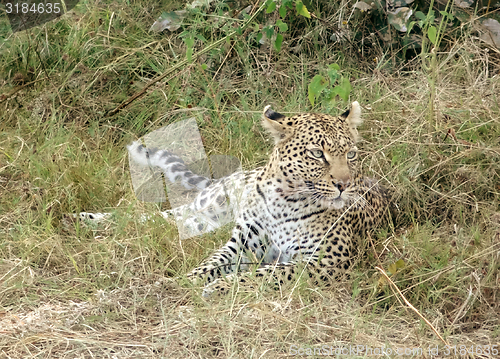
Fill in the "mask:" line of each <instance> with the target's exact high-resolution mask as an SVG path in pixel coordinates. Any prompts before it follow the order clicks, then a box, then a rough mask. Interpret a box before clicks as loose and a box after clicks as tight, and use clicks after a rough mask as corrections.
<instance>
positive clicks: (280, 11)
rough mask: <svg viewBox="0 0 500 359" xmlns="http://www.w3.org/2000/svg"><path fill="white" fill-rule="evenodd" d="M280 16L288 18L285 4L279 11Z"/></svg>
mask: <svg viewBox="0 0 500 359" xmlns="http://www.w3.org/2000/svg"><path fill="white" fill-rule="evenodd" d="M279 13H280V16H281V17H282V18H285V17H286V6H285V4H281V6H280V9H279Z"/></svg>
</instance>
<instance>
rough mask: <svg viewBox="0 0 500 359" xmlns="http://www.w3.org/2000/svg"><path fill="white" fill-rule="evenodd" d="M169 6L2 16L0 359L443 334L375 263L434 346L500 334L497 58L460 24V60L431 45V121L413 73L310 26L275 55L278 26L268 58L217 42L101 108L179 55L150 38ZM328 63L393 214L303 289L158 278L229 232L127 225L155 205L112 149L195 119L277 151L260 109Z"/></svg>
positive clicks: (165, 41)
mask: <svg viewBox="0 0 500 359" xmlns="http://www.w3.org/2000/svg"><path fill="white" fill-rule="evenodd" d="M180 7H181V5H179V4H170V3H169V4H165V5H164V6H163V5H160V4H156V5H151V4H150V3H146V2H137V3H133V4H131V3H116V2H115V3H112V4H102V3H99V2H92V1H83V2H80V3H79V4H78V6H77V7H76V9H75V10H74V11H72V12H71V13H70V14H67V15H65V16H63V17H62V18H61V19H59V20H57V21H53V22H50V23H47V24H45V25H44V26H41V27H37V28H33V29H30V30H29V31H28V32H21V33H15V34H12V33H10V32H9V31H10V30H9V27H8V23H7V20H6V18H5V17H2V18H0V39H1V40H0V53H1V56H0V305H1V307H2V308H3V309H1V310H0V350H1V351H2V355H5V357H6V358H7V357H8V358H28V357H36V358H52V357H61V358H66V357H68V358H74V357H87V356H89V357H98V358H107V357H109V358H112V357H120V358H121V357H141V358H142V357H144V358H157V357H158V358H160V357H164V358H180V357H194V356H196V357H205V358H209V357H228V358H229V357H244V358H261V357H262V358H264V357H286V356H287V355H288V354H290V346H291V345H293V344H295V345H298V346H301V347H304V348H305V347H312V348H318V347H321V346H322V345H329V346H333V347H334V348H335V347H339V346H340V347H346V346H349V345H357V344H359V345H365V346H370V347H372V348H375V347H381V346H386V347H392V348H396V347H399V348H417V347H421V348H423V349H424V351H425V350H427V348H428V347H429V346H435V345H440V346H441V347H442V345H443V344H442V343H441V342H440V341H439V339H438V338H437V337H436V335H435V334H434V333H433V332H432V330H431V329H430V328H429V326H428V325H426V324H425V323H424V322H423V321H422V320H421V319H419V317H418V316H417V315H416V314H415V313H414V312H413V311H411V310H409V309H408V307H407V306H406V305H405V304H404V303H403V302H402V301H401V298H399V297H398V295H395V294H394V292H393V291H392V290H391V288H390V287H389V286H388V284H387V283H386V282H384V281H382V280H381V279H380V278H381V275H380V272H379V271H378V270H377V269H375V266H379V267H381V268H383V269H384V270H385V271H386V272H387V271H388V270H389V267H390V266H391V265H392V264H394V263H395V262H397V261H398V260H399V259H402V260H403V261H404V267H403V268H401V269H399V270H398V271H397V273H396V274H394V275H393V276H392V277H391V279H392V280H393V281H394V282H395V283H396V285H397V286H398V288H399V289H400V290H401V291H402V292H403V294H404V295H405V297H406V298H407V299H408V301H409V302H411V303H412V304H413V305H414V306H415V307H416V309H417V310H418V311H419V312H420V313H421V314H422V315H423V316H424V317H426V318H427V319H428V320H429V321H430V322H431V323H432V324H433V325H434V326H435V327H436V329H437V330H438V332H439V333H440V334H441V335H442V336H443V337H445V339H446V340H448V341H449V342H450V343H451V344H452V345H467V346H468V347H469V348H470V346H472V345H474V346H476V345H487V344H489V345H494V344H497V345H500V330H499V328H500V317H499V314H498V313H500V307H499V304H498V303H499V301H498V298H499V297H500V290H499V288H500V279H499V277H498V273H499V269H500V259H499V257H498V253H499V250H500V230H499V228H500V200H499V198H500V155H499V154H500V140H499V139H500V126H499V118H500V108H499V106H498V100H499V99H498V88H499V85H500V80H499V74H498V61H499V60H498V56H497V55H496V54H495V53H494V52H490V53H489V54H488V53H486V52H484V51H483V50H482V49H480V48H478V47H477V44H476V42H475V40H473V39H472V38H471V37H470V36H469V37H467V36H464V38H463V39H462V42H461V45H460V46H459V49H458V50H457V48H456V47H455V48H454V49H453V51H454V52H455V56H450V57H447V56H446V54H443V55H442V56H441V57H440V60H439V61H440V66H441V67H440V70H439V78H438V79H437V88H438V92H437V94H436V106H435V108H436V110H437V114H438V117H437V124H438V127H437V128H434V127H433V128H432V129H431V128H430V126H429V124H428V122H427V117H428V113H427V111H428V110H427V105H428V96H429V94H428V84H427V82H426V77H425V75H424V74H423V73H422V72H421V71H420V70H419V68H414V69H413V70H412V71H402V70H399V69H398V68H396V67H395V65H394V68H391V69H389V70H387V69H381V68H379V67H378V65H377V64H376V63H373V61H372V58H371V57H369V56H367V59H366V61H360V60H359V59H360V58H359V57H356V58H355V57H351V56H349V53H348V49H345V53H341V50H342V48H339V47H335V46H334V45H332V44H328V43H327V41H325V42H319V43H313V41H312V39H311V40H307V39H306V40H303V41H304V51H302V52H296V51H295V52H293V51H288V50H289V49H287V48H286V41H287V40H286V39H285V42H284V48H283V49H282V51H281V52H280V53H279V54H276V53H275V52H273V50H272V49H269V48H266V47H260V48H258V47H256V46H254V45H253V44H251V43H247V42H245V41H242V40H241V39H240V40H239V41H237V42H234V43H228V44H227V45H225V46H223V47H222V48H221V49H218V51H214V52H213V53H211V54H209V55H207V56H206V57H205V58H203V59H202V60H200V62H199V63H198V62H195V63H192V64H189V65H187V66H186V67H185V68H184V69H183V70H182V71H180V72H178V73H176V74H175V76H173V77H172V78H170V79H168V80H167V81H164V82H161V83H158V84H157V85H156V86H154V87H153V88H152V89H151V90H150V91H149V92H148V93H147V94H146V95H145V96H143V97H141V98H139V99H138V100H136V101H134V102H133V103H132V104H131V105H130V106H128V107H127V108H125V109H124V110H123V111H121V112H120V113H119V114H117V115H116V116H114V117H106V116H105V114H106V112H107V111H109V110H112V109H113V108H115V107H116V106H118V105H119V104H120V103H121V102H122V101H124V100H126V99H127V98H129V97H130V96H132V95H133V94H135V93H136V92H138V91H140V90H141V89H142V88H143V86H144V85H145V84H146V83H147V82H148V81H149V80H150V79H152V78H154V77H156V76H157V75H159V74H161V73H163V72H164V71H166V70H167V69H168V68H170V67H171V66H172V65H173V64H175V63H176V62H177V61H179V60H182V59H183V58H184V54H185V47H184V44H183V42H182V40H180V39H179V38H178V32H175V33H166V34H165V33H163V34H156V33H150V32H148V31H147V29H149V27H150V26H151V24H152V22H153V21H154V20H155V19H156V18H157V16H158V15H159V14H160V13H161V11H171V10H175V9H178V8H180ZM200 21H201V20H200ZM195 25H196V26H198V27H200V28H202V29H204V31H206V32H207V33H211V34H212V35H211V36H213V37H214V39H217V36H219V35H220V33H218V32H216V31H212V30H210V26H209V25H203V23H202V22H198V23H196V24H194V25H193V26H195ZM204 26H205V27H204ZM289 40H290V41H291V42H292V40H293V39H289ZM308 41H309V42H308ZM233 45H234V46H233ZM306 50H307V51H306ZM450 51H451V50H450ZM201 63H206V64H207V66H208V68H207V69H206V70H203V69H202V68H201ZM331 63H339V65H340V66H341V68H342V69H343V70H345V71H346V73H350V74H352V77H351V84H352V87H353V91H352V93H351V101H354V100H358V101H359V102H360V103H361V104H362V106H364V108H363V111H364V112H363V117H364V118H365V124H364V125H363V126H362V127H361V131H360V133H361V134H362V136H363V138H364V141H363V142H362V143H361V144H360V147H361V150H362V161H363V167H364V169H365V172H366V173H367V174H368V175H370V176H373V177H376V178H380V179H381V181H382V183H383V184H384V185H385V186H386V187H388V188H390V189H391V190H392V191H393V192H394V203H395V204H397V208H396V210H395V211H394V218H393V219H394V221H393V223H390V224H388V225H386V226H385V227H384V228H381V229H380V230H379V231H378V232H377V233H375V234H374V235H372V238H371V240H370V239H363V240H362V241H361V243H360V250H359V253H358V257H357V260H356V266H355V268H354V269H353V271H352V273H351V276H350V278H349V279H346V280H344V281H342V282H339V283H338V284H335V285H334V286H332V287H327V288H311V287H308V286H307V285H306V283H302V282H301V283H300V285H298V286H297V288H295V289H294V290H290V291H284V292H276V293H267V292H259V291H257V292H255V293H250V294H245V295H235V296H233V295H229V296H228V297H225V298H222V299H220V300H218V301H212V302H208V303H207V302H205V301H203V300H202V299H201V298H200V293H201V290H200V289H199V288H192V287H191V286H190V285H188V284H186V282H185V281H183V280H181V281H180V283H175V282H174V281H173V280H172V278H173V277H175V276H180V277H183V276H184V275H185V274H186V273H188V272H189V271H190V270H191V269H192V268H194V267H195V266H196V265H197V264H199V263H200V262H201V261H202V260H203V259H204V258H206V257H207V256H208V255H210V254H211V253H212V252H213V251H214V250H215V249H216V248H218V247H220V246H221V245H222V244H223V243H225V242H226V241H227V239H228V234H229V231H230V229H231V226H230V225H228V226H225V227H223V228H221V229H219V230H217V231H215V232H214V233H211V234H207V235H205V236H203V237H199V238H193V239H188V240H185V241H182V242H181V241H179V239H178V234H177V230H176V228H175V226H174V225H173V224H172V223H167V222H166V221H156V222H153V221H150V222H148V223H140V222H139V221H138V220H137V216H135V215H136V214H137V215H138V214H140V213H144V212H153V211H156V210H157V209H158V208H163V209H164V208H168V205H167V204H158V205H157V204H151V203H142V202H140V201H138V200H137V199H136V198H135V196H134V193H133V189H132V186H131V179H130V175H129V171H128V159H127V156H126V150H125V145H127V144H128V143H130V142H131V141H132V140H134V139H136V138H139V137H141V136H143V135H145V134H147V133H149V132H151V131H153V130H155V129H158V128H160V127H162V126H166V125H168V124H170V123H173V122H175V121H179V120H182V119H185V118H188V117H195V118H196V120H197V124H198V126H199V128H200V132H201V135H202V138H203V142H204V146H205V149H206V150H207V152H208V154H225V155H232V156H236V157H237V158H238V159H240V160H241V162H242V164H243V167H244V168H245V169H251V168H255V167H256V166H259V165H263V164H264V163H265V162H266V160H267V157H268V152H269V150H270V149H271V148H272V141H270V140H269V137H268V136H267V135H266V134H265V133H263V130H262V128H261V127H260V113H261V111H262V109H263V107H264V106H265V105H267V104H272V105H273V108H274V109H276V110H277V111H280V112H283V113H297V112H303V111H309V110H311V108H310V105H309V102H308V99H307V85H308V83H309V81H310V80H311V79H312V77H313V76H314V75H315V74H317V73H320V72H321V71H325V70H326V66H327V65H328V64H331ZM394 63H396V61H395V62H394ZM485 64H489V65H485ZM495 66H496V67H495ZM487 70H488V71H487ZM33 81H35V82H34V83H30V82H33ZM347 106H348V104H346V103H342V102H340V101H339V102H337V103H335V106H334V109H332V110H331V111H330V112H331V113H332V114H339V113H341V111H343V110H345V108H347ZM312 110H313V111H317V112H325V111H326V109H325V108H324V107H322V106H321V105H316V107H315V108H313V109H312ZM448 130H453V131H454V134H451V133H450V134H448V136H447V133H448ZM79 211H101V212H103V211H112V212H114V213H115V216H114V218H113V220H112V221H110V222H109V223H106V224H104V225H102V226H98V227H94V228H91V227H90V228H89V227H84V226H80V224H79V223H75V222H71V221H68V219H67V218H66V217H65V214H67V213H74V212H79ZM129 215H132V216H129ZM181 284H182V285H181ZM471 357H472V355H471Z"/></svg>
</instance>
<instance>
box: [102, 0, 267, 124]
mask: <svg viewBox="0 0 500 359" xmlns="http://www.w3.org/2000/svg"><path fill="white" fill-rule="evenodd" d="M265 6H266V2H265V1H264V2H263V3H262V5H261V6H260V7H259V8H258V9H257V11H256V12H255V13H254V14H253V15H252V17H251V18H249V19H248V20H247V21H246V22H245V23H244V24H243V26H242V27H241V28H240V29H239V30H238V31H243V30H245V29H246V28H247V27H248V26H249V25H250V23H252V22H253V21H254V20H255V18H256V17H257V15H258V14H259V13H260V12H261V11H262V10H263V9H264V7H265ZM238 31H236V30H235V31H233V32H231V33H230V34H229V35H227V36H225V37H223V38H222V39H220V40H217V41H216V42H214V43H213V44H211V45H209V46H207V47H205V48H204V49H202V50H200V51H198V52H197V53H194V54H193V55H192V56H191V61H188V59H185V60H182V61H179V62H178V63H176V64H175V65H174V66H172V67H171V68H170V69H168V70H167V71H165V72H164V73H163V74H162V75H161V76H158V77H157V78H155V79H153V80H151V81H150V82H149V83H147V84H146V86H144V88H143V89H142V90H141V91H139V92H137V93H136V94H134V95H132V96H131V97H129V98H128V99H127V100H125V101H124V102H122V103H121V104H120V105H118V107H116V108H115V109H114V110H112V111H110V112H108V113H107V116H114V115H116V114H117V113H118V112H119V111H120V110H121V109H123V108H124V107H126V106H128V105H130V104H131V103H132V102H133V101H135V100H136V99H138V98H139V97H141V96H142V95H144V94H145V93H146V92H147V90H148V89H149V88H150V87H151V86H153V85H154V84H155V83H157V82H158V81H161V80H163V79H164V78H166V77H167V76H169V75H171V74H172V73H174V72H176V71H178V70H179V69H180V68H182V67H183V66H185V65H187V64H188V63H190V62H194V61H195V60H196V59H197V58H198V57H200V56H202V55H204V54H206V53H207V52H210V51H211V50H213V49H215V48H217V47H219V46H220V45H222V44H223V43H224V42H225V41H226V40H227V39H228V38H231V37H233V36H234V35H236V34H237V33H238ZM177 75H178V73H177V74H175V75H174V76H177Z"/></svg>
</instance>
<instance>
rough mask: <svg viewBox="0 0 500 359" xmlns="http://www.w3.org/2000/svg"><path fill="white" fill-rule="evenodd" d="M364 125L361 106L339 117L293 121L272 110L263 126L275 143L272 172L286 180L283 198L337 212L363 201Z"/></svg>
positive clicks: (315, 116)
mask: <svg viewBox="0 0 500 359" xmlns="http://www.w3.org/2000/svg"><path fill="white" fill-rule="evenodd" d="M361 123H362V119H361V107H360V105H359V103H358V102H357V101H356V102H353V103H352V105H351V109H350V110H348V111H346V112H345V113H343V114H342V115H340V116H338V117H334V116H330V115H323V114H310V113H306V114H301V115H297V116H292V117H287V116H285V115H282V114H279V113H277V112H274V111H273V110H271V109H270V107H269V106H267V107H266V108H265V109H264V116H263V125H264V127H265V128H266V129H268V130H269V132H270V133H271V135H272V136H273V137H274V140H275V149H274V152H273V155H272V157H271V160H270V162H269V166H272V167H273V168H274V172H275V173H274V175H275V176H276V177H278V178H280V179H281V181H280V182H281V183H283V186H284V188H283V189H284V191H283V193H284V194H285V195H292V196H300V197H307V198H309V199H310V200H311V202H313V203H319V204H320V205H321V206H325V207H332V208H335V209H340V208H342V207H344V205H345V204H346V203H348V202H350V201H351V200H353V199H355V198H357V196H356V194H357V192H356V191H355V185H356V182H357V181H356V180H357V179H358V178H359V177H360V174H359V171H358V149H357V147H356V141H357V139H358V131H357V127H358V126H359V125H360V124H361Z"/></svg>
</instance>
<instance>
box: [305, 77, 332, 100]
mask: <svg viewBox="0 0 500 359" xmlns="http://www.w3.org/2000/svg"><path fill="white" fill-rule="evenodd" d="M327 86H328V81H327V80H326V79H325V78H324V77H323V76H321V75H316V76H314V77H313V79H312V81H311V82H310V83H309V86H308V88H307V97H308V98H309V102H310V103H311V106H314V102H315V100H316V99H317V98H318V97H319V95H320V94H321V92H323V90H324V89H325V88H326V87H327Z"/></svg>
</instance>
